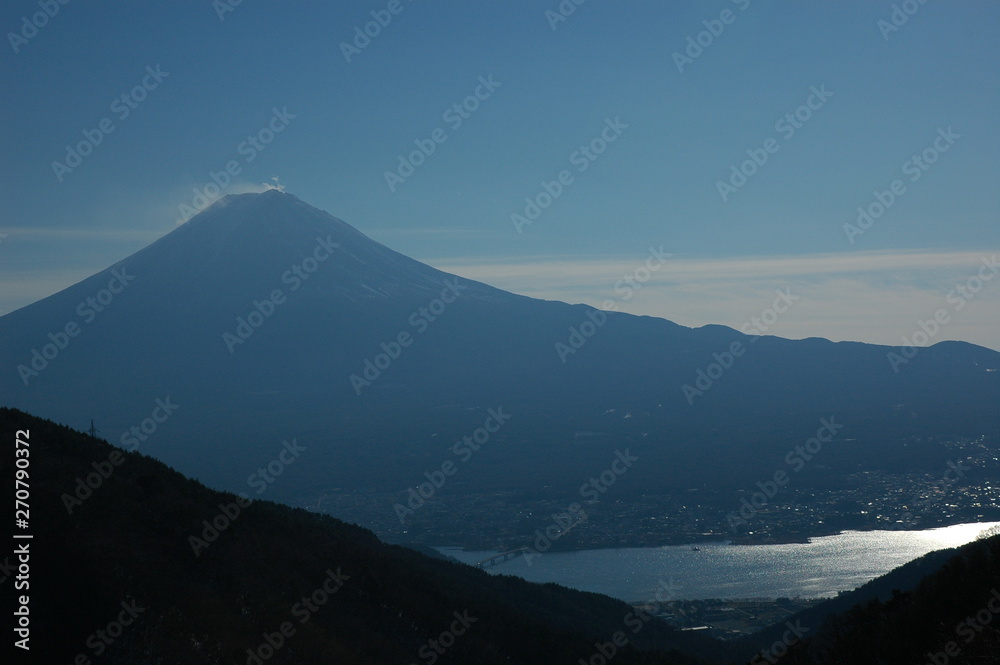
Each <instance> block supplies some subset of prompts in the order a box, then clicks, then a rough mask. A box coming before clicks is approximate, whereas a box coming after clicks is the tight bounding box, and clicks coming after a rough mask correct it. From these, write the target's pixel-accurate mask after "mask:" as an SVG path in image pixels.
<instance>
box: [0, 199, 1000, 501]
mask: <svg viewBox="0 0 1000 665" xmlns="http://www.w3.org/2000/svg"><path fill="white" fill-rule="evenodd" d="M560 345H562V346H560ZM734 345H738V348H739V349H742V352H741V353H739V354H738V355H736V354H731V350H732V349H734V348H737V347H734ZM0 349H2V351H0V354H2V362H0V368H2V370H3V371H2V372H0V401H2V402H3V403H5V404H8V405H10V406H13V407H17V408H21V409H24V410H27V411H30V412H32V413H37V414H40V415H42V416H44V417H48V418H51V419H53V420H55V421H58V422H62V423H67V424H71V425H73V426H76V427H80V428H83V427H86V426H87V424H89V422H90V420H91V419H94V420H95V421H96V422H97V424H98V427H99V428H100V429H101V430H102V431H103V432H104V433H105V435H106V436H107V437H108V438H109V439H111V440H112V441H114V442H115V443H116V444H120V445H124V446H126V447H128V448H129V449H134V450H139V451H141V452H144V453H147V454H150V455H153V456H155V457H156V458H158V459H161V460H163V461H166V462H168V463H169V464H171V465H172V466H174V467H175V468H177V469H178V470H180V471H182V472H184V473H187V474H191V475H193V476H196V477H197V478H199V479H200V480H202V481H204V482H207V483H209V484H210V485H212V486H214V487H218V488H221V489H228V490H231V491H247V489H248V485H249V484H250V478H251V476H252V475H253V474H254V473H255V472H257V470H258V469H261V468H266V465H267V464H268V463H269V462H270V461H272V460H273V459H275V458H276V457H277V456H278V455H279V454H281V453H282V450H284V449H285V445H286V444H288V445H292V442H293V441H294V442H295V443H294V445H295V446H297V447H298V448H297V449H298V450H301V454H300V456H298V457H296V458H294V459H295V462H294V463H293V464H288V465H285V467H283V475H282V477H281V478H280V479H277V478H272V480H274V482H273V483H270V482H269V483H267V485H266V491H267V494H266V498H268V499H274V500H277V499H280V500H284V501H287V502H291V503H296V504H298V505H303V504H304V500H303V497H307V496H317V495H320V494H322V493H323V492H326V491H333V490H340V491H363V492H403V491H404V490H406V489H407V488H409V487H413V486H414V485H416V484H417V483H420V482H423V481H424V479H425V474H426V473H432V472H433V471H434V470H436V469H440V468H441V467H442V462H443V461H445V460H451V461H452V462H454V461H455V460H454V455H453V454H452V452H450V451H449V449H450V448H451V447H452V446H453V445H455V444H456V442H460V441H463V440H465V439H467V438H472V437H473V436H479V438H480V439H482V441H481V442H480V443H477V444H476V446H475V447H474V448H473V447H471V446H470V447H469V448H468V453H469V454H468V457H469V459H468V462H467V463H465V464H463V465H461V467H460V469H459V471H460V473H455V474H452V475H453V476H454V478H449V483H448V486H447V487H446V488H445V489H444V490H442V491H447V492H451V493H454V494H456V495H462V494H463V493H468V492H478V493H490V492H510V493H515V494H516V493H521V494H530V493H532V492H536V491H537V490H538V488H543V487H544V488H545V492H547V493H549V494H550V495H552V496H555V497H562V498H563V499H565V501H566V502H567V503H568V502H569V501H571V500H573V497H574V496H576V498H577V499H579V496H578V494H577V490H578V488H579V487H580V485H581V483H583V482H586V480H587V478H589V477H591V476H593V474H594V473H595V472H600V470H602V469H604V468H605V467H606V466H607V464H608V463H609V461H610V460H612V459H614V457H615V454H616V452H617V451H622V452H624V451H625V450H626V449H627V450H628V451H629V454H630V455H632V456H634V457H637V458H638V459H639V460H640V461H639V462H637V463H636V464H634V465H633V466H632V467H631V468H630V470H629V472H628V475H627V477H625V478H623V480H622V483H621V484H620V485H619V488H620V491H621V492H622V493H623V494H622V495H621V496H622V497H624V496H626V493H629V492H631V493H634V494H642V493H649V492H663V491H679V492H683V491H686V490H688V489H692V488H733V487H753V486H754V483H755V482H756V481H759V480H760V479H761V478H767V477H770V476H771V474H772V473H773V471H774V469H775V468H777V466H778V465H781V463H782V462H781V460H782V457H783V456H784V455H785V453H786V452H787V451H788V450H790V449H792V448H793V447H794V446H795V445H798V444H802V443H803V442H804V441H806V440H807V439H809V437H811V436H813V433H815V432H816V429H817V426H818V424H819V423H820V421H821V419H823V418H827V419H829V418H834V419H835V422H837V423H839V424H841V425H842V426H843V430H842V431H841V432H840V434H839V435H838V437H837V440H836V442H835V443H834V444H831V445H829V446H828V447H827V450H826V451H825V452H824V459H823V464H824V465H825V466H824V468H825V469H827V470H828V471H829V474H828V477H830V478H839V477H841V476H843V475H846V474H850V473H855V472H858V471H860V470H865V471H873V472H877V471H885V470H898V469H918V470H921V471H926V472H928V473H939V472H940V471H939V470H940V469H941V468H944V466H945V464H946V461H947V459H948V458H947V452H946V451H943V450H940V449H939V448H937V447H936V444H935V443H934V442H937V441H941V440H947V439H952V438H960V437H967V438H973V439H975V438H979V437H983V436H985V437H988V438H989V440H991V441H995V440H996V439H997V436H998V432H1000V422H998V418H997V416H996V409H995V406H996V404H998V403H1000V372H997V371H994V370H997V369H1000V353H997V352H995V351H991V350H989V349H985V348H982V347H978V346H974V345H971V344H965V343H958V342H945V343H940V344H936V345H934V346H932V347H929V348H925V349H921V350H920V351H919V353H917V354H916V356H915V357H913V358H912V359H911V360H909V362H908V363H907V364H906V365H905V366H903V367H900V368H899V370H900V371H898V372H895V371H893V369H892V368H891V366H890V364H889V362H888V360H887V354H888V353H889V352H890V351H892V349H891V348H889V347H883V346H876V345H869V344H861V343H834V342H830V341H828V340H824V339H818V338H810V339H804V340H786V339H781V338H777V337H771V336H748V335H745V334H743V333H741V332H739V331H736V330H733V329H731V328H727V327H724V326H715V325H712V326H705V327H702V328H696V329H692V328H687V327H684V326H680V325H677V324H675V323H671V322H670V321H667V320H664V319H658V318H653V317H648V316H633V315H628V314H623V313H616V312H603V311H598V310H594V309H593V308H591V307H588V306H584V305H571V304H566V303H561V302H552V301H542V300H537V299H532V298H528V297H523V296H519V295H515V294H512V293H508V292H506V291H502V290H500V289H496V288H493V287H491V286H488V285H486V284H482V283H479V282H475V281H472V280H468V279H465V278H463V277H461V276H456V275H450V274H447V273H444V272H441V271H439V270H436V269H434V268H432V267H430V266H428V265H425V264H423V263H420V262H418V261H415V260H413V259H410V258H408V257H406V256H403V255H401V254H399V253H397V252H394V251H392V250H390V249H388V248H387V247H385V246H383V245H381V244H379V243H377V242H374V241H373V240H371V239H369V238H368V237H366V236H365V235H363V234H362V233H360V232H359V231H357V230H355V229H354V228H352V227H351V226H349V225H347V224H346V223H344V222H342V221H340V220H338V219H336V218H335V217H332V216H331V215H329V214H327V213H325V212H323V211H320V210H318V209H316V208H314V207H312V206H309V205H307V204H306V203H304V202H302V201H300V200H299V199H297V198H295V197H294V196H292V195H290V194H286V193H283V192H278V191H268V192H265V193H262V194H243V195H233V196H227V197H225V198H224V199H222V200H221V201H219V202H218V203H216V204H215V205H213V206H212V207H210V208H209V209H207V210H205V211H204V212H202V213H201V214H199V215H198V216H196V217H195V218H193V219H192V220H190V221H189V222H188V223H186V224H184V225H183V226H181V227H179V228H177V229H176V230H174V231H173V232H171V233H169V234H168V235H166V236H164V237H163V238H161V239H160V240H158V241H157V242H155V243H153V244H152V245H150V246H148V247H146V248H145V249H143V250H141V251H139V252H136V253H135V254H133V255H132V256H129V257H128V258H126V259H124V260H122V261H121V262H119V263H117V264H115V265H114V266H111V267H109V268H108V269H107V270H104V271H102V272H100V273H97V274H95V275H94V276H92V277H90V278H88V279H85V280H83V281H82V282H80V283H78V284H75V285H73V286H71V287H69V288H66V289H64V290H62V291H60V292H58V293H56V294H54V295H52V296H50V297H48V298H45V299H43V300H41V301H39V302H36V303H34V304H32V305H29V306H27V307H24V308H22V309H20V310H17V311H15V312H12V313H10V314H7V315H5V316H3V317H0ZM566 349H571V352H568V351H566ZM685 385H687V386H697V394H695V393H692V392H691V391H690V390H688V391H685V390H684V389H683V387H684V386H685ZM95 386H99V389H97V388H95ZM491 410H494V411H501V412H502V413H504V414H506V415H507V418H506V419H505V420H504V422H503V424H502V425H499V426H496V427H495V429H494V430H493V431H490V432H488V433H487V434H488V436H487V437H486V439H483V436H482V435H481V434H478V432H479V431H480V430H481V429H482V428H483V426H484V423H487V422H488V420H489V418H490V413H491ZM495 425H496V423H495V422H494V423H493V424H492V425H491V427H494V426H495ZM483 432H485V430H483ZM473 452H474V455H472V454H471V453H473ZM288 457H289V455H288V454H287V453H286V454H285V458H286V459H287V458H288ZM616 491H618V490H616ZM389 517H390V518H392V516H391V514H390V515H389Z"/></svg>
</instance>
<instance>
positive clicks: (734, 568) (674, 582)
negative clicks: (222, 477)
mask: <svg viewBox="0 0 1000 665" xmlns="http://www.w3.org/2000/svg"><path fill="white" fill-rule="evenodd" d="M996 524H1000V522H984V523H977V524H957V525H954V526H949V527H942V528H938V529H927V530H924V531H845V532H844V533H841V534H838V535H835V536H824V537H820V538H813V539H811V541H810V542H809V543H806V544H783V545H749V546H748V545H729V544H727V543H698V544H697V547H698V551H694V550H692V546H691V545H683V546H669V547H636V548H620V549H601V550H583V551H578V552H550V553H547V554H542V555H538V556H534V557H531V560H530V564H529V563H528V561H527V560H526V559H525V558H524V557H517V558H514V559H510V560H508V561H506V562H504V563H500V564H498V565H496V566H493V567H489V568H486V570H487V571H488V572H490V573H493V574H505V575H517V576H519V577H523V578H524V579H526V580H529V581H531V582H556V583H558V584H562V585H564V586H567V587H571V588H574V589H580V590H583V591H595V592H597V593H602V594H606V595H608V596H612V597H614V598H620V599H622V600H625V601H628V602H636V601H649V600H651V599H652V598H653V597H654V595H655V594H656V591H657V589H658V588H669V589H670V591H669V592H668V593H669V594H670V597H671V598H672V599H698V598H778V597H782V596H788V597H794V596H801V597H803V598H825V597H830V596H835V595H837V592H838V591H849V590H852V589H854V588H856V587H858V586H861V585H862V584H864V583H866V582H868V581H870V580H872V579H874V578H876V577H878V576H880V575H883V574H885V573H887V572H889V571H890V570H892V569H893V568H897V567H899V566H901V565H903V564H904V563H907V562H909V561H912V560H913V559H916V558H918V557H920V556H922V555H924V554H926V553H928V552H932V551H934V550H939V549H945V548H949V547H956V546H958V545H963V544H965V543H968V542H970V541H973V540H975V539H976V536H978V535H979V533H980V532H982V531H983V530H984V529H988V528H990V527H991V526H994V525H996ZM437 549H438V550H439V551H440V552H442V553H444V554H447V555H449V556H452V557H454V558H456V559H458V560H459V561H462V562H465V563H475V562H477V561H481V560H483V559H485V558H487V557H489V556H492V555H493V554H496V553H497V552H496V551H478V552H463V551H462V550H461V549H458V548H453V547H439V548H437Z"/></svg>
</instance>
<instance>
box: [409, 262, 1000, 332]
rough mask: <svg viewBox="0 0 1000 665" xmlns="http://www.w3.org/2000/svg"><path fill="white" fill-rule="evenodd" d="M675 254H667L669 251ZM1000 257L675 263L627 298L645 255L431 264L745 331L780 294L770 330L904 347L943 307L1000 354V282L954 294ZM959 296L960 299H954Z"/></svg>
mask: <svg viewBox="0 0 1000 665" xmlns="http://www.w3.org/2000/svg"><path fill="white" fill-rule="evenodd" d="M664 249H665V250H666V249H669V248H664ZM997 254H1000V250H997V251H968V250H964V251H963V250H955V251H941V252H935V251H929V250H927V251H924V250H921V251H905V252H852V253H844V254H815V255H799V256H785V257H730V258H686V257H677V256H674V257H671V258H670V259H668V260H667V262H666V263H665V264H664V265H663V266H662V268H660V269H658V270H656V271H655V272H652V273H650V274H649V275H648V277H647V280H648V281H645V282H643V283H642V285H641V287H640V288H638V289H635V290H634V291H633V292H632V295H631V296H630V297H629V298H628V299H627V300H626V299H624V298H622V297H621V296H620V291H616V285H619V286H620V285H621V283H622V281H623V280H627V279H628V278H629V277H630V276H631V277H632V278H633V279H635V278H636V276H637V273H636V271H637V270H639V275H638V276H639V277H643V276H644V275H643V274H642V270H641V267H642V266H643V265H644V261H645V256H644V255H641V254H640V255H636V256H634V257H616V258H606V257H601V258H595V257H553V256H543V257H531V258H516V259H509V260H504V259H493V260H484V261H477V260H458V261H454V260H453V261H447V260H436V261H435V260H431V261H429V262H430V263H431V264H432V265H434V266H435V267H437V268H439V269H441V270H445V271H447V272H452V273H456V274H458V275H462V276H465V277H468V278H470V279H476V280H479V281H482V282H486V283H488V284H492V285H494V286H497V287H499V288H503V289H507V290H509V291H513V292H515V293H520V294H523V295H527V296H532V297H536V298H544V299H547V300H562V301H566V302H571V303H583V304H588V305H591V306H594V307H604V306H605V305H606V304H607V303H608V302H609V301H611V302H612V303H613V305H614V308H615V309H617V310H618V311H623V312H628V313H631V314H641V315H649V316H657V317H662V318H666V319H669V320H671V321H674V322H676V323H680V324H682V325H687V326H692V327H698V326H702V325H708V324H722V325H728V326H731V327H734V328H737V329H740V328H741V327H742V326H744V324H746V323H747V321H749V320H750V319H751V318H752V317H753V316H755V315H758V314H759V313H760V312H761V311H762V310H764V309H766V308H767V307H768V306H769V305H770V304H771V302H772V301H773V300H774V298H775V297H776V290H778V289H791V292H792V294H794V295H795V296H797V297H798V300H796V302H795V305H794V306H793V307H792V308H791V309H790V311H789V312H788V313H787V314H786V315H784V316H782V318H781V320H780V321H778V322H777V323H776V324H775V325H774V326H773V329H770V330H768V331H767V332H768V334H775V335H778V336H781V337H791V338H805V337H825V338H828V339H832V340H834V341H848V340H852V341H863V342H869V343H877V344H893V345H898V344H900V343H901V338H902V337H903V336H908V335H912V333H913V332H914V329H915V328H916V327H917V326H918V322H919V321H921V320H926V319H928V318H929V317H933V316H934V313H935V311H937V310H938V309H942V308H944V309H945V310H946V311H948V312H949V313H950V314H951V315H952V316H951V321H950V322H949V325H948V326H946V327H945V328H943V329H942V331H941V334H940V336H939V337H938V338H935V339H933V340H932V341H931V342H932V343H933V342H938V341H942V340H945V339H957V340H964V341H970V342H973V343H976V344H981V345H984V346H988V347H990V348H995V349H1000V277H998V278H997V279H996V282H995V283H994V282H993V281H992V280H991V279H987V280H985V281H984V282H983V283H982V287H981V288H980V289H978V290H977V291H976V292H975V293H974V294H972V295H973V297H972V298H971V299H967V300H966V299H965V298H964V297H963V298H962V299H963V300H965V305H963V306H962V307H961V310H960V311H952V310H953V309H954V304H953V303H950V302H949V301H948V296H949V294H951V293H953V292H954V291H955V289H956V287H957V286H960V285H964V284H966V283H967V281H968V280H970V279H971V280H973V286H976V284H977V282H976V280H977V279H978V273H979V271H980V267H981V266H982V265H983V262H984V261H992V260H993V259H994V257H995V256H996V255H997ZM954 297H956V296H954V295H953V298H954Z"/></svg>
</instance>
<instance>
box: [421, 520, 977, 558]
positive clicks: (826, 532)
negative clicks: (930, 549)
mask: <svg viewBox="0 0 1000 665" xmlns="http://www.w3.org/2000/svg"><path fill="white" fill-rule="evenodd" d="M995 523H996V522H991V521H984V522H968V521H956V522H953V523H943V524H935V525H932V526H931V525H921V526H908V527H907V528H903V527H897V528H879V527H877V526H873V527H868V528H865V527H855V528H831V529H823V530H816V531H811V532H809V533H808V534H802V533H789V534H774V535H766V536H729V535H724V534H702V535H698V536H691V537H690V538H687V537H683V538H681V539H680V540H678V539H672V538H671V539H664V540H663V541H662V542H655V543H653V544H651V543H649V542H625V543H620V542H619V543H615V544H613V545H600V544H596V543H595V544H591V545H583V546H569V547H567V546H562V547H560V545H559V541H558V540H556V541H555V542H553V543H552V547H551V548H549V549H546V550H545V552H546V553H556V552H559V553H569V552H587V551H594V550H614V549H648V548H653V549H655V548H660V547H697V546H699V545H706V544H710V545H716V544H719V543H722V544H725V545H732V546H737V547H754V546H758V545H808V544H809V543H810V542H811V541H812V540H813V539H815V538H826V537H830V536H839V535H843V534H845V533H852V532H853V533H869V532H873V531H887V532H889V531H930V530H933V529H944V528H948V527H952V526H958V525H962V524H983V525H992V524H995ZM986 528H988V527H987V526H984V527H983V529H984V530H985V529H986ZM421 544H424V543H421ZM426 546H427V547H432V548H434V549H435V550H439V551H440V549H442V548H447V549H458V550H460V551H462V552H494V553H501V552H505V551H511V550H514V549H518V548H516V547H511V548H507V549H504V550H500V549H497V548H496V547H495V546H494V547H477V546H469V545H465V544H462V543H449V544H436V545H426ZM521 547H530V544H529V545H522V546H521Z"/></svg>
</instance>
